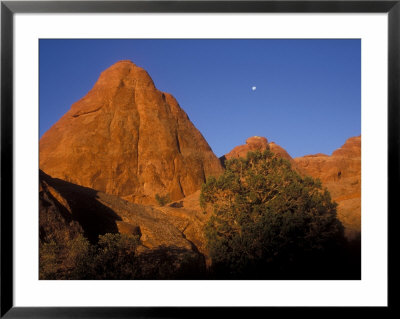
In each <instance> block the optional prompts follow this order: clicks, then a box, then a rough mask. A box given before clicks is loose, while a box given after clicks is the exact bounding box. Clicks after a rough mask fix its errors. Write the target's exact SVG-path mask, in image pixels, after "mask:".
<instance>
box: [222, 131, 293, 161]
mask: <svg viewBox="0 0 400 319" xmlns="http://www.w3.org/2000/svg"><path fill="white" fill-rule="evenodd" d="M268 146H269V149H270V150H271V152H273V153H275V155H277V156H279V157H281V158H284V159H286V160H288V161H289V162H290V163H292V165H294V161H293V158H292V157H291V156H290V155H289V154H288V152H286V151H285V149H283V148H282V147H281V146H279V145H278V144H276V143H275V142H270V143H268V140H267V138H265V137H261V136H253V137H250V138H248V139H247V140H246V144H244V145H239V146H236V147H235V148H233V149H232V150H231V151H230V152H229V153H228V154H225V155H224V156H223V157H222V158H221V161H224V160H230V159H232V158H239V157H246V155H247V153H248V152H254V151H261V152H262V151H264V150H266V149H267V148H268Z"/></svg>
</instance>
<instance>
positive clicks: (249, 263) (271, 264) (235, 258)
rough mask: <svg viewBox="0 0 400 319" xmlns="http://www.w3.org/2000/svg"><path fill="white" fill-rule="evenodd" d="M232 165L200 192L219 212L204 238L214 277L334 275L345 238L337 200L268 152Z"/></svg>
mask: <svg viewBox="0 0 400 319" xmlns="http://www.w3.org/2000/svg"><path fill="white" fill-rule="evenodd" d="M225 164H226V170H225V172H224V174H223V175H222V176H220V177H219V178H218V179H216V178H213V177H212V178H209V179H208V180H207V182H206V184H203V187H202V191H201V195H200V204H201V205H202V207H203V209H212V211H213V212H212V215H211V217H210V219H209V221H208V223H207V224H206V226H205V237H206V239H207V247H208V250H209V253H210V256H211V258H212V264H213V266H212V272H213V273H214V275H215V276H216V277H217V278H221V277H225V278H238V279H240V278H250V279H252V278H254V279H262V278H273V279H280V278H282V279H289V278H299V279H300V278H314V277H319V276H320V275H322V276H330V275H331V274H332V272H334V269H328V268H332V265H333V264H336V263H337V262H334V263H333V264H331V263H332V261H333V260H335V259H336V258H338V251H340V247H341V245H342V244H343V243H344V241H345V239H344V236H343V226H342V224H341V223H340V221H339V220H338V219H337V218H336V203H334V202H332V201H331V198H330V194H329V193H328V191H327V190H326V189H322V187H321V183H320V181H319V180H317V181H316V180H313V179H312V178H311V177H304V178H302V177H301V176H300V175H299V174H298V173H297V172H296V171H294V170H293V169H292V168H291V165H290V163H289V162H288V161H286V160H284V159H281V158H277V157H276V156H275V155H274V154H273V153H272V152H270V151H269V150H266V151H265V152H263V153H261V152H254V153H252V152H249V153H248V154H247V158H238V159H232V160H229V161H226V162H225ZM327 279H328V278H327Z"/></svg>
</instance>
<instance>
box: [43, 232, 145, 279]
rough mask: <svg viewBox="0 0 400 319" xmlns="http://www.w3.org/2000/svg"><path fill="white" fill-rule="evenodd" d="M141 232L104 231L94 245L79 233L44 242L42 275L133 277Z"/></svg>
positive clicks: (50, 276)
mask: <svg viewBox="0 0 400 319" xmlns="http://www.w3.org/2000/svg"><path fill="white" fill-rule="evenodd" d="M138 243H139V238H138V236H133V235H126V234H105V235H100V236H99V241H98V243H97V244H95V245H92V244H90V242H89V241H88V240H87V239H86V238H85V237H83V236H82V235H78V236H77V237H75V238H73V239H71V240H70V241H69V242H66V243H56V242H54V241H52V242H50V243H44V244H41V246H40V249H39V256H40V263H39V278H40V279H134V278H135V274H136V266H135V262H136V259H135V252H136V247H137V245H138Z"/></svg>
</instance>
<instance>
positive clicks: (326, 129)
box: [39, 39, 361, 157]
mask: <svg viewBox="0 0 400 319" xmlns="http://www.w3.org/2000/svg"><path fill="white" fill-rule="evenodd" d="M39 45H40V51H39V59H40V61H39V62H40V63H39V85H40V87H39V91H40V101H39V115H40V136H42V135H43V133H44V132H46V131H47V130H48V129H49V128H50V127H51V126H52V125H53V124H54V123H55V122H56V121H57V120H58V119H59V118H60V117H61V116H62V115H63V114H64V113H65V112H67V111H68V109H69V108H70V107H71V105H72V104H73V103H74V102H76V101H77V100H79V99H80V98H82V97H83V96H84V95H85V94H86V93H87V92H88V91H89V90H90V89H91V88H92V86H93V85H94V83H95V82H96V80H97V78H98V76H99V75H100V73H101V72H102V71H103V70H104V69H106V68H108V67H109V66H111V65H112V64H114V63H115V62H117V61H119V60H126V59H128V60H132V61H133V62H134V63H135V64H137V65H138V66H141V67H143V68H144V69H146V70H147V71H148V73H149V74H150V76H151V77H152V79H153V81H154V83H155V85H156V86H157V88H158V89H159V90H161V91H164V92H168V93H171V94H172V95H174V96H175V98H176V99H177V100H178V102H179V104H180V106H181V107H182V108H183V109H184V110H185V111H186V113H187V114H188V115H189V117H190V119H191V120H192V122H193V123H194V125H195V126H196V127H197V128H198V129H199V130H200V132H201V133H202V134H203V136H204V137H205V139H206V140H207V142H208V143H209V144H210V146H211V148H212V149H213V151H214V152H215V154H216V155H217V156H221V155H223V154H226V153H227V152H229V151H230V150H231V149H232V148H233V147H235V146H237V145H240V144H244V143H245V140H246V139H247V138H248V137H250V136H254V135H257V136H265V137H267V139H268V140H269V141H270V142H271V141H274V142H276V143H277V144H279V145H281V146H282V147H284V148H285V149H286V150H287V151H288V153H289V154H290V155H291V156H292V157H297V156H303V155H306V154H315V153H326V154H331V153H332V151H334V150H335V149H336V148H338V147H340V146H341V145H342V144H343V143H344V142H345V140H346V139H347V138H349V137H351V136H357V135H360V134H361V41H360V40H356V39H355V40H50V39H49V40H47V39H46V40H40V43H39ZM253 86H255V87H256V89H255V90H252V87H253Z"/></svg>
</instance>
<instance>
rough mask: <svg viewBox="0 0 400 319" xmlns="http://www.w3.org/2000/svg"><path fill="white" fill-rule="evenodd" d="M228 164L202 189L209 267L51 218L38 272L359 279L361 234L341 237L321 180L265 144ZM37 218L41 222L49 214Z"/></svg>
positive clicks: (51, 275) (57, 275) (170, 250)
mask: <svg viewBox="0 0 400 319" xmlns="http://www.w3.org/2000/svg"><path fill="white" fill-rule="evenodd" d="M225 165H226V170H225V172H224V174H223V175H222V176H220V177H219V178H218V179H216V178H210V179H209V180H208V181H207V183H206V184H204V185H203V187H202V192H201V196H200V202H201V206H202V207H203V209H204V210H205V211H208V212H209V213H210V215H211V217H210V219H209V221H208V223H207V224H206V225H205V228H204V231H205V238H206V240H207V248H208V251H209V255H210V257H211V260H212V265H211V266H210V267H209V268H208V269H205V266H204V265H205V264H204V259H202V260H196V259H195V258H193V255H191V254H188V253H186V252H181V251H174V249H178V248H174V247H159V248H158V249H156V250H154V249H153V250H151V252H150V253H146V252H144V251H143V246H141V245H140V236H135V235H127V234H119V233H113V234H112V233H106V234H104V235H100V236H99V237H98V239H97V240H93V239H91V240H90V241H89V240H88V239H87V238H86V237H85V236H84V232H83V231H82V229H81V227H80V226H79V225H78V224H76V223H75V222H70V223H69V225H68V228H65V225H64V224H63V223H61V221H59V220H56V219H54V220H51V221H47V223H46V225H52V228H51V229H49V228H45V227H42V228H41V234H40V245H39V251H40V265H39V278H40V279H122V280H123V279H360V278H361V238H360V237H358V238H357V239H356V240H353V241H352V242H349V241H348V240H347V239H346V238H345V237H344V229H343V226H342V224H341V222H340V221H339V220H338V219H337V217H336V203H334V202H333V201H332V200H331V198H330V194H329V192H328V191H327V190H326V189H323V188H322V186H321V183H320V182H319V181H317V180H314V179H312V178H310V177H301V176H300V175H299V174H298V173H297V172H296V171H295V170H293V169H292V167H291V165H290V163H289V162H288V161H286V160H284V159H281V158H277V157H276V156H275V155H274V154H273V153H272V152H270V151H268V150H267V151H265V152H263V153H260V152H255V153H248V156H247V158H245V159H244V158H239V159H232V160H230V161H226V162H225ZM161 199H162V200H164V199H163V198H161ZM43 202H45V201H43ZM159 204H160V205H161V203H159ZM162 204H165V203H162ZM46 216H47V217H46V218H56V216H57V215H55V214H54V215H53V214H50V215H46ZM49 216H55V217H49ZM40 218H41V223H42V221H44V218H45V217H42V216H41V217H40ZM177 256H181V257H180V258H181V259H180V260H179V261H178V260H177ZM176 264H179V267H178V268H177V267H176V266H174V265H176Z"/></svg>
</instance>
